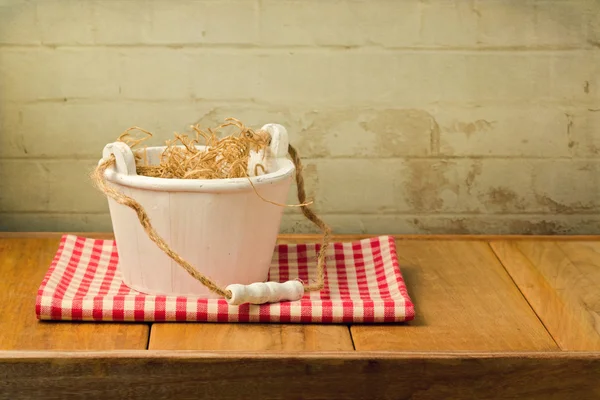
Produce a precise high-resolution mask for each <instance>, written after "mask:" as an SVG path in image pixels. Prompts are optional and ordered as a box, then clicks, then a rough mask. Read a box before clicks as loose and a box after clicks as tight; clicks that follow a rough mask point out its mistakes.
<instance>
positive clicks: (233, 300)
mask: <svg viewBox="0 0 600 400" xmlns="http://www.w3.org/2000/svg"><path fill="white" fill-rule="evenodd" d="M274 125H275V124H270V125H265V127H264V128H269V129H265V130H267V134H269V135H272V136H271V137H272V139H275V137H276V135H277V131H279V129H277V128H275V126H274ZM271 128H275V129H271ZM281 128H283V127H281ZM274 136H275V137H274ZM281 136H282V137H285V138H287V135H281ZM277 139H280V137H277ZM276 142H277V143H279V145H278V147H277V148H276V149H275V150H274V151H275V154H276V156H277V155H280V154H285V153H282V151H284V150H285V147H282V146H281V145H284V146H285V144H287V154H289V156H290V157H291V159H292V162H293V164H294V167H295V179H296V186H297V192H298V200H299V202H300V204H301V206H300V208H301V210H302V213H303V214H304V216H305V217H306V218H307V219H308V220H310V221H311V222H313V223H314V224H315V225H317V226H318V227H319V228H320V229H321V230H322V231H323V240H322V244H321V249H320V251H319V255H318V259H317V282H316V283H314V284H312V285H305V284H303V283H302V282H300V281H299V280H296V281H288V282H284V283H280V282H257V283H253V284H250V285H239V284H232V285H229V286H227V287H226V288H221V287H220V286H219V285H218V284H217V283H216V282H214V281H213V280H212V279H211V278H209V277H207V276H206V275H204V274H202V273H201V272H199V271H198V270H197V269H196V268H194V267H193V266H192V265H191V264H190V263H189V262H187V261H186V260H185V259H183V258H182V257H181V256H180V255H179V254H177V253H176V252H175V251H174V250H173V249H171V247H170V246H169V245H168V244H167V242H166V241H165V240H164V239H163V238H162V237H161V236H160V235H159V234H158V232H156V230H155V229H154V227H153V226H152V224H151V222H150V218H149V216H148V214H147V213H146V211H145V210H144V208H143V207H142V205H141V204H140V203H138V202H137V201H136V200H134V199H133V198H131V197H129V196H126V195H124V194H123V193H120V192H119V191H117V190H116V189H114V188H113V187H111V186H109V185H108V183H107V181H106V171H107V170H108V169H109V168H111V167H116V168H117V169H120V170H121V171H133V173H135V162H134V164H133V167H132V166H131V165H130V164H131V162H130V160H131V159H130V158H129V157H127V156H126V154H127V153H126V152H127V151H129V152H131V149H130V148H129V146H128V145H126V144H125V143H119V142H116V143H113V144H112V145H113V146H108V145H107V147H105V149H104V152H103V158H102V160H100V162H99V163H98V165H97V167H96V168H95V169H94V171H93V173H92V180H93V181H94V183H95V184H96V186H97V187H98V188H99V189H100V191H102V192H103V193H104V194H106V195H107V196H109V197H110V198H112V199H113V200H114V201H116V202H117V203H119V204H122V205H124V206H127V207H129V208H131V209H132V210H134V211H135V212H136V214H137V217H138V220H139V221H140V224H141V225H142V227H143V228H144V231H145V232H146V234H147V235H148V237H149V238H150V240H152V241H153V242H154V243H155V244H156V245H157V246H158V247H159V248H160V249H161V250H162V251H163V252H164V253H165V254H166V255H167V256H169V257H170V258H171V259H172V260H173V261H175V262H176V263H177V264H179V265H180V266H181V267H183V269H185V271H186V272H187V273H188V274H190V275H191V276H192V277H193V278H194V279H196V280H198V281H199V282H200V283H202V284H203V285H204V286H206V287H207V288H208V289H209V290H210V291H212V292H213V293H216V294H217V295H219V296H221V297H223V298H225V300H227V302H228V303H229V304H231V305H239V304H245V303H251V304H264V303H272V302H279V301H283V300H291V301H294V300H299V299H300V298H302V295H303V293H304V292H311V291H319V290H321V289H322V288H323V287H324V282H325V276H324V275H325V256H326V253H327V248H328V246H329V241H330V235H331V229H330V228H329V226H327V225H326V224H325V223H324V222H323V221H322V220H321V219H320V218H319V217H318V216H317V215H316V214H315V213H314V212H313V211H312V210H311V209H310V208H308V206H307V205H306V192H305V189H304V177H303V175H302V162H301V160H300V157H299V155H298V151H297V150H296V149H295V148H294V147H293V146H292V145H291V144H289V143H286V142H287V140H285V141H280V140H276ZM123 146H125V147H127V148H125V147H123ZM272 149H273V147H272ZM124 152H125V153H124ZM131 168H133V169H131Z"/></svg>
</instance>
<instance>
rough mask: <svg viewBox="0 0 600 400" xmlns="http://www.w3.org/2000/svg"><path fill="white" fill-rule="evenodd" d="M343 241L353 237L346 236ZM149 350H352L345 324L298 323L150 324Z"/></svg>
mask: <svg viewBox="0 0 600 400" xmlns="http://www.w3.org/2000/svg"><path fill="white" fill-rule="evenodd" d="M345 239H346V240H353V239H354V237H352V236H347V237H345ZM319 240H320V236H318V235H306V236H303V237H300V236H294V235H288V236H284V237H280V238H279V240H278V242H279V243H309V242H313V243H314V242H319ZM149 349H152V350H159V349H165V350H175V349H181V350H239V351H282V350H286V351H334V350H337V351H343V350H353V349H354V347H353V345H352V339H351V336H350V331H349V329H348V327H347V326H344V325H313V324H307V325H300V324H254V323H249V324H223V323H216V324H185V325H181V324H174V323H157V324H153V325H152V329H151V332H150V344H149Z"/></svg>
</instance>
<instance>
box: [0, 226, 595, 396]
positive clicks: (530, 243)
mask: <svg viewBox="0 0 600 400" xmlns="http://www.w3.org/2000/svg"><path fill="white" fill-rule="evenodd" d="M83 235H87V236H93V237H111V236H110V235H108V234H106V235H102V234H94V235H92V234H89V233H88V234H83ZM357 238H359V236H339V237H336V238H335V239H336V240H344V241H345V240H354V239H357ZM59 239H60V234H43V233H38V234H33V233H32V234H11V233H5V234H1V236H0V273H1V275H0V350H1V351H0V398H1V399H4V398H6V399H19V398H44V399H50V398H66V396H68V398H88V397H89V398H132V399H133V398H136V399H137V398H140V399H142V398H144V399H162V398H184V397H187V396H194V397H206V398H252V399H255V398H282V399H283V398H285V399H298V398H310V399H314V398H326V397H327V398H329V397H333V398H369V399H376V398H390V399H420V400H423V399H484V398H485V399H496V398H497V399H500V398H502V399H506V398H519V399H544V400H547V399H595V398H600V237H516V236H514V237H494V236H491V237H481V236H475V237H473V236H398V237H397V244H398V252H399V257H400V267H401V270H402V273H403V274H404V277H405V279H406V282H407V285H408V290H409V293H410V295H411V297H412V299H413V301H414V303H415V307H416V313H417V317H416V319H415V320H414V321H412V322H410V323H406V324H396V325H370V326H367V325H352V326H346V325H292V324H290V325H285V324H273V325H264V324H200V323H198V324H195V323H157V324H141V323H137V324H132V323H68V322H62V323H60V322H38V321H37V320H36V318H35V310H34V304H35V295H36V291H37V288H38V286H39V284H40V282H41V280H42V277H43V275H44V274H45V272H46V270H47V268H48V266H49V264H50V262H51V259H52V257H53V255H54V253H55V251H56V249H57V246H58V242H59ZM318 239H319V238H318V236H311V235H302V236H300V235H296V236H290V235H288V236H281V238H280V240H281V241H287V242H307V241H317V240H318Z"/></svg>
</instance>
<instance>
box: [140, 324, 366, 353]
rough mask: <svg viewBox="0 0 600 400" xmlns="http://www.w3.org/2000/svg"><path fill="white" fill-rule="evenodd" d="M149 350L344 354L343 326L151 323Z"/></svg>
mask: <svg viewBox="0 0 600 400" xmlns="http://www.w3.org/2000/svg"><path fill="white" fill-rule="evenodd" d="M149 349H152V350H238V351H348V350H353V349H354V348H353V346H352V340H351V338H350V332H349V331H348V327H346V326H336V325H333V326H332V325H325V326H324V325H298V324H287V325H286V324H260V325H259V324H164V323H163V324H154V325H153V326H152V330H151V335H150V345H149Z"/></svg>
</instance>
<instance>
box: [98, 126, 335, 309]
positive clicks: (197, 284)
mask: <svg viewBox="0 0 600 400" xmlns="http://www.w3.org/2000/svg"><path fill="white" fill-rule="evenodd" d="M227 126H234V127H237V128H238V129H239V132H238V134H237V135H231V136H226V137H224V138H221V139H219V138H217V136H216V134H215V131H213V130H210V129H209V130H207V131H203V130H201V129H200V128H199V127H197V126H196V127H193V128H194V130H195V131H196V138H195V139H192V138H190V137H188V136H187V135H176V138H175V140H174V141H171V142H167V144H166V146H157V147H147V148H143V149H137V150H134V147H136V146H138V145H139V144H140V143H142V142H143V140H144V138H142V139H134V138H133V136H132V135H131V132H132V131H133V130H134V128H130V129H129V130H127V131H126V132H125V133H124V134H123V135H121V136H120V137H119V138H118V140H117V141H116V142H114V143H109V144H107V145H106V146H105V148H104V151H103V156H102V159H101V160H100V161H99V163H98V166H97V168H96V169H95V170H94V172H93V174H92V178H93V180H94V182H95V183H96V185H97V186H98V188H99V189H100V190H101V191H102V192H103V193H105V194H106V195H107V197H108V201H109V209H110V214H111V220H112V224H113V230H114V234H115V240H116V243H117V247H118V251H119V266H118V268H119V270H120V272H121V273H122V275H123V280H124V282H125V284H126V285H128V286H129V287H131V288H132V289H134V290H137V291H140V292H142V293H149V294H163V295H178V296H196V297H204V298H218V297H222V298H225V299H226V300H227V301H228V303H229V304H233V305H238V304H244V303H252V304H262V303H269V302H278V301H284V300H298V299H300V298H301V297H302V295H303V293H304V292H305V291H313V290H320V289H321V288H322V287H323V284H324V268H325V265H324V264H325V253H326V251H327V247H328V243H329V235H330V229H329V227H328V226H327V225H326V224H325V223H324V222H323V221H322V220H321V219H319V218H318V217H317V215H316V214H315V213H314V212H313V211H312V210H311V209H310V208H309V204H310V203H307V201H306V194H305V191H304V181H303V177H302V163H301V160H300V157H299V155H298V152H297V151H296V150H295V148H294V147H293V146H291V145H290V144H289V140H288V135H287V131H286V130H285V128H284V127H283V126H281V125H278V124H267V125H264V126H263V127H262V128H261V129H260V130H258V131H256V132H255V131H253V130H252V129H249V128H247V127H245V126H244V125H243V124H241V123H240V122H239V121H237V120H235V119H227V120H226V121H225V123H224V124H222V125H220V126H219V127H217V129H216V130H217V131H218V130H219V129H222V128H225V127H227ZM135 129H137V130H138V131H142V132H144V133H145V134H147V135H150V133H149V132H147V131H144V130H141V129H139V128H135ZM202 139H204V141H205V144H204V145H200V141H201V140H202ZM294 178H295V181H296V185H297V191H298V200H299V204H296V205H293V206H297V207H299V208H300V209H301V210H302V212H303V214H304V215H305V217H306V218H308V219H309V220H310V221H312V222H313V223H315V224H316V225H317V226H318V227H319V228H320V229H321V230H322V231H323V242H322V246H321V249H320V253H319V256H318V274H317V275H318V277H317V280H316V281H315V282H301V281H300V280H299V279H296V280H291V281H288V282H284V283H279V282H266V280H267V276H268V271H269V267H270V263H271V258H272V254H273V249H274V246H275V244H276V240H277V234H278V233H279V226H280V222H281V217H282V213H283V208H284V207H285V206H286V205H285V204H284V202H285V200H286V199H287V195H288V192H289V188H290V185H291V183H292V180H293V179H294Z"/></svg>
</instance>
